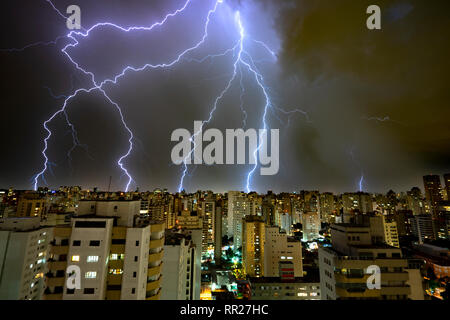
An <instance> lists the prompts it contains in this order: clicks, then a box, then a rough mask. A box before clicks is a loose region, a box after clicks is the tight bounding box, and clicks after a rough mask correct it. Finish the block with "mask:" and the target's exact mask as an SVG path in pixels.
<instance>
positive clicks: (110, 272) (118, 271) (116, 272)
mask: <svg viewBox="0 0 450 320" xmlns="http://www.w3.org/2000/svg"><path fill="white" fill-rule="evenodd" d="M122 273H123V270H122V269H109V274H122Z"/></svg>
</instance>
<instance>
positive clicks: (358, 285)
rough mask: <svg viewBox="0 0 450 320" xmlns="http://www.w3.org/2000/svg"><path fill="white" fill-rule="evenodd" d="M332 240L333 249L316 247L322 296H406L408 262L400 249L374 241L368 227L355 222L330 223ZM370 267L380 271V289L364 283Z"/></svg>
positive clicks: (374, 297)
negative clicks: (374, 242) (317, 248)
mask: <svg viewBox="0 0 450 320" xmlns="http://www.w3.org/2000/svg"><path fill="white" fill-rule="evenodd" d="M331 242H332V245H333V247H332V248H330V247H320V248H319V269H320V287H321V288H320V289H321V295H322V299H325V300H344V299H381V300H397V299H399V300H400V299H401V300H406V299H408V296H409V295H410V292H411V289H410V287H409V285H407V284H406V282H407V281H408V280H409V278H408V273H407V272H405V268H407V267H408V261H407V259H404V258H402V251H401V249H399V248H395V247H392V246H389V245H385V244H373V243H372V239H371V233H370V227H369V226H365V225H355V224H334V225H332V226H331ZM373 267H379V268H380V269H379V270H380V271H381V283H380V286H381V287H380V289H377V288H374V289H371V288H369V287H368V284H367V280H368V278H369V276H370V275H371V274H372V273H373V271H372V270H371V269H370V268H373Z"/></svg>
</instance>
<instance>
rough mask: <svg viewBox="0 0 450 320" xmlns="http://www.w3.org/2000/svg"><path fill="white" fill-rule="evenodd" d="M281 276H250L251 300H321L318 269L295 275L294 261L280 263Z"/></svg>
mask: <svg viewBox="0 0 450 320" xmlns="http://www.w3.org/2000/svg"><path fill="white" fill-rule="evenodd" d="M279 269H280V271H279V274H280V276H279V277H262V278H250V286H251V300H321V296H320V280H319V272H318V270H317V269H315V270H310V271H309V272H307V273H306V275H305V276H303V275H302V277H295V276H294V266H293V263H292V262H288V261H284V262H280V263H279Z"/></svg>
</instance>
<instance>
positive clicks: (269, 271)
mask: <svg viewBox="0 0 450 320" xmlns="http://www.w3.org/2000/svg"><path fill="white" fill-rule="evenodd" d="M280 262H290V263H292V268H293V276H294V277H302V276H303V266H302V243H301V242H300V241H299V240H296V239H295V238H292V237H288V236H287V234H286V233H285V232H281V231H280V228H279V227H277V226H266V230H265V237H264V277H279V276H280V274H279V271H280V269H279V266H280Z"/></svg>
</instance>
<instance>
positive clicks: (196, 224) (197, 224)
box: [175, 210, 203, 230]
mask: <svg viewBox="0 0 450 320" xmlns="http://www.w3.org/2000/svg"><path fill="white" fill-rule="evenodd" d="M175 226H176V227H177V228H181V229H201V230H203V219H202V218H201V217H200V215H199V213H198V211H189V210H183V211H180V212H178V214H177V217H176V220H175Z"/></svg>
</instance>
